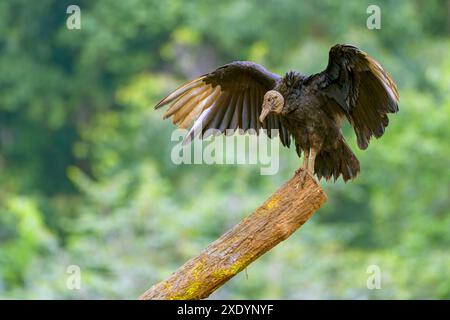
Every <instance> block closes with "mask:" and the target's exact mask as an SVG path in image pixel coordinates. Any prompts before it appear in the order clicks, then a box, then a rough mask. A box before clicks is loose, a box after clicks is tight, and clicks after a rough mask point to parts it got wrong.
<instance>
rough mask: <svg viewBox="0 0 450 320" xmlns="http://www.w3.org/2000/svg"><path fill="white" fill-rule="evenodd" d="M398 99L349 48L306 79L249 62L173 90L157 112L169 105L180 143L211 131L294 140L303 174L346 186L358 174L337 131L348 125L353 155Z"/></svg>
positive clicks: (380, 129)
mask: <svg viewBox="0 0 450 320" xmlns="http://www.w3.org/2000/svg"><path fill="white" fill-rule="evenodd" d="M398 100H399V93H398V90H397V86H396V84H395V83H394V81H393V80H392V78H391V77H390V76H389V75H388V74H387V73H386V71H384V70H383V68H382V67H381V65H380V64H379V63H378V62H377V61H375V60H374V59H373V58H372V57H370V56H369V55H368V54H367V53H365V52H363V51H362V50H360V49H358V48H356V47H355V46H352V45H335V46H334V47H332V48H331V50H330V52H329V61H328V66H327V67H326V69H325V70H324V71H322V72H320V73H317V74H313V75H310V76H306V75H303V74H301V73H299V72H297V71H289V72H288V73H286V75H285V76H284V77H280V76H279V75H277V74H274V73H272V72H270V71H268V70H266V69H265V68H264V67H263V66H261V65H258V64H256V63H253V62H250V61H236V62H232V63H230V64H227V65H224V66H222V67H220V68H218V69H216V70H215V71H213V72H211V73H208V74H205V75H203V76H200V77H198V78H196V79H194V80H192V81H190V82H188V83H186V84H184V85H182V86H180V87H179V88H177V89H176V90H175V91H173V92H172V93H171V94H169V95H168V96H167V97H166V98H164V99H163V100H161V101H160V102H159V103H158V104H157V105H156V107H155V108H159V107H162V106H164V105H168V104H169V105H170V107H169V109H168V110H167V111H166V113H165V114H164V118H168V117H172V118H173V122H174V124H177V125H178V126H179V127H182V128H187V127H189V126H190V125H191V124H192V123H193V122H194V124H193V126H192V127H191V129H190V131H189V133H188V135H187V136H186V138H185V140H186V141H190V140H192V139H193V138H194V137H195V136H196V135H199V136H200V137H203V136H204V134H205V131H206V130H208V129H217V130H218V131H220V132H221V133H223V132H225V130H227V129H231V130H238V129H240V130H242V131H244V132H245V131H248V130H249V129H254V130H256V131H257V132H259V131H260V129H261V128H262V129H266V130H267V133H268V135H269V136H271V137H273V136H274V135H273V134H271V130H272V129H275V130H278V131H277V132H278V134H277V136H279V137H280V140H281V143H282V144H283V145H284V146H287V147H289V146H290V140H291V136H292V137H293V138H294V142H295V147H296V150H297V154H298V156H299V157H300V156H301V154H302V152H303V154H304V158H303V164H302V169H303V172H305V173H306V172H309V173H310V174H316V175H317V177H318V178H319V179H320V178H322V177H323V178H325V179H326V180H329V179H330V178H334V180H336V179H337V178H338V177H339V176H342V178H343V180H344V181H347V180H349V179H353V178H355V177H356V176H357V174H358V173H359V170H360V165H359V161H358V159H357V158H356V156H355V155H354V154H353V152H352V151H351V150H350V148H349V146H348V145H347V143H346V141H345V139H344V136H343V134H342V131H341V127H342V124H343V121H344V120H345V119H347V121H349V123H350V124H351V125H352V126H353V129H354V131H355V134H356V137H357V143H358V147H359V148H360V149H366V148H367V146H368V144H369V141H370V139H371V137H372V136H374V137H376V138H379V137H381V136H382V135H383V133H384V130H385V128H386V127H387V125H388V123H389V119H388V117H387V114H388V113H396V112H397V111H398Z"/></svg>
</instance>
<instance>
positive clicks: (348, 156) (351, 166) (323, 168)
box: [314, 139, 360, 182]
mask: <svg viewBox="0 0 450 320" xmlns="http://www.w3.org/2000/svg"><path fill="white" fill-rule="evenodd" d="M359 169H360V167H359V161H358V159H357V158H356V156H355V154H354V153H353V152H352V150H350V148H349V146H348V145H347V143H346V142H345V140H344V139H340V140H339V142H338V144H337V147H336V149H335V150H332V151H330V150H322V151H321V152H320V153H319V154H318V155H317V156H316V161H315V164H314V171H315V173H316V175H317V177H318V178H319V180H320V179H321V178H325V179H326V180H330V179H331V178H333V179H334V181H336V180H337V178H339V176H340V175H342V178H343V179H344V182H347V181H348V180H350V179H354V178H356V176H357V175H358V173H359Z"/></svg>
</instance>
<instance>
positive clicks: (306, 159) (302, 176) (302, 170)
mask: <svg viewBox="0 0 450 320" xmlns="http://www.w3.org/2000/svg"><path fill="white" fill-rule="evenodd" d="M309 155H310V152H309V149H305V150H304V151H303V163H302V166H301V168H300V169H299V170H300V182H299V183H298V184H297V185H296V186H295V187H296V188H297V189H298V187H299V186H300V187H301V188H303V185H304V184H305V178H306V174H307V172H308V170H309Z"/></svg>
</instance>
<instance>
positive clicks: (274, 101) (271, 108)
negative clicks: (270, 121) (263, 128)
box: [259, 90, 284, 123]
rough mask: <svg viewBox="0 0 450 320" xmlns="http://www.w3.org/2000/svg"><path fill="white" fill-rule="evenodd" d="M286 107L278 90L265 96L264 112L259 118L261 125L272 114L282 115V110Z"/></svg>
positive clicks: (271, 91) (270, 91) (268, 92)
mask: <svg viewBox="0 0 450 320" xmlns="http://www.w3.org/2000/svg"><path fill="white" fill-rule="evenodd" d="M283 107H284V98H283V96H282V95H281V93H279V92H278V91H276V90H269V91H267V92H266V94H265V95H264V100H263V104H262V111H261V114H260V116H259V121H260V122H261V123H263V122H264V119H265V118H266V117H267V115H268V114H269V113H271V112H273V113H275V114H280V113H281V110H283Z"/></svg>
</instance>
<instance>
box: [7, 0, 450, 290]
mask: <svg viewBox="0 0 450 320" xmlns="http://www.w3.org/2000/svg"><path fill="white" fill-rule="evenodd" d="M74 3H76V4H78V5H79V6H80V8H81V23H82V24H81V30H68V29H67V28H66V24H65V22H66V19H67V17H68V15H67V14H66V8H67V6H68V5H69V4H74ZM369 4H373V1H366V0H364V1H345V2H338V1H332V0H322V1H297V0H283V1H269V0H268V1H264V2H261V1H256V0H253V1H241V0H232V1H221V2H217V1H206V0H204V1H189V2H187V1H186V2H184V1H181V0H174V1H159V0H130V1H119V0H117V1H115V0H114V1H113V0H108V1H106V0H101V1H56V0H45V1H35V2H31V1H16V0H4V1H1V2H0V70H1V72H0V88H1V90H0V297H2V298H82V299H84V298H124V299H132V298H135V297H137V296H138V295H139V294H140V293H141V292H142V291H143V290H145V289H146V288H147V287H149V286H150V285H151V284H153V283H155V282H157V281H160V280H162V279H163V278H165V277H166V276H168V275H169V274H170V273H171V272H172V271H174V270H175V269H176V268H177V267H178V266H179V265H181V264H182V263H183V262H185V261H186V260H187V259H189V258H190V257H192V256H193V255H195V254H197V253H198V252H199V251H200V250H201V249H202V248H204V247H205V246H206V245H207V244H208V243H210V242H211V241H213V240H215V239H216V238H217V237H218V236H219V235H221V234H222V233H223V232H224V231H225V230H227V229H228V228H230V227H231V226H232V225H234V224H235V223H237V222H238V221H239V220H240V219H241V218H242V217H244V216H245V215H246V214H248V213H250V212H251V211H252V210H253V209H254V208H255V207H257V206H258V204H260V203H261V202H262V201H263V200H264V199H265V198H266V197H267V196H268V195H269V194H271V193H272V192H273V191H274V190H275V189H276V188H277V187H278V186H279V185H281V183H282V182H283V181H285V180H286V179H288V178H289V177H290V176H291V175H292V173H293V171H294V170H295V168H296V167H298V165H299V163H300V160H299V159H298V158H297V157H296V155H295V152H294V150H281V170H280V172H279V174H278V175H275V176H260V175H259V168H258V167H256V166H231V165H228V166H218V165H216V166H207V165H192V166H189V165H181V166H176V165H174V164H172V163H171V161H170V151H171V148H172V146H173V143H172V142H171V141H170V134H171V131H172V130H173V126H172V125H171V124H170V122H168V121H166V122H163V121H161V116H162V114H161V112H156V111H154V110H153V108H152V106H153V105H155V103H156V102H157V101H158V100H159V99H160V98H161V97H163V96H164V94H166V93H167V92H168V91H169V90H170V89H173V88H174V87H175V86H176V85H177V84H180V83H182V82H183V81H185V80H186V79H188V78H192V77H194V76H197V75H199V74H202V73H205V72H208V71H210V70H213V69H214V68H215V67H217V66H219V65H222V64H224V63H227V62H230V61H232V60H254V61H256V62H258V63H262V64H264V65H266V66H267V67H268V68H269V69H271V70H273V71H275V72H278V73H280V74H283V73H284V72H286V71H288V70H289V69H296V70H299V71H302V72H303V73H313V72H319V71H321V70H323V68H324V67H325V66H326V63H327V58H328V50H329V48H330V47H331V46H332V45H334V44H336V43H352V44H355V45H356V46H358V47H360V48H362V49H363V50H365V51H367V52H369V53H370V54H371V55H372V56H373V57H375V58H376V59H377V60H378V61H380V62H381V63H382V64H383V65H384V66H385V68H386V69H387V70H388V71H389V72H390V73H391V75H392V76H393V78H394V79H396V81H397V82H398V85H399V88H400V94H401V102H400V113H399V114H398V115H395V116H392V117H391V124H390V125H389V128H388V129H387V131H386V134H385V135H384V136H383V138H382V139H380V140H377V141H373V142H372V143H371V145H370V147H369V148H368V150H366V151H364V152H360V151H358V150H357V149H356V145H355V142H354V137H353V134H352V133H351V131H350V130H348V134H347V137H348V138H349V140H350V141H351V145H352V148H353V150H356V152H357V156H358V157H359V158H360V160H361V165H362V173H361V175H360V176H359V178H358V179H357V180H356V181H355V182H352V183H349V184H347V185H344V184H343V183H342V182H341V181H339V182H337V183H336V184H326V183H323V185H324V187H325V188H326V190H327V193H328V195H329V201H328V203H327V204H326V205H325V206H324V207H323V208H322V209H321V210H320V211H319V213H318V214H316V215H315V216H314V217H313V219H312V220H311V221H310V222H308V223H307V225H305V226H304V227H303V228H302V230H301V231H300V232H298V233H296V234H295V235H294V236H293V237H292V238H290V239H289V240H288V241H286V242H284V243H282V244H280V245H279V246H278V247H277V248H275V249H274V250H273V251H271V252H270V253H268V254H266V255H265V256H264V257H262V258H261V259H260V260H258V261H256V262H255V263H254V264H252V265H251V266H250V267H249V268H248V270H247V271H246V273H247V275H248V276H246V275H245V272H243V273H242V274H239V275H238V276H237V277H236V278H235V279H233V280H231V281H230V282H229V283H228V284H226V285H225V286H224V287H223V288H221V289H220V290H219V291H218V292H217V293H215V294H214V295H213V297H215V298H251V299H256V298H269V299H270V298H272V299H278V298H288V299H296V298H315V299H324V298H332V299H339V298H357V299H382V298H383V299H389V298H395V299H400V298H416V299H417V298H446V299H450V251H449V248H450V232H449V231H450V196H449V195H450V170H449V160H450V144H449V141H450V129H449V123H450V95H449V88H450V60H449V59H448V53H449V52H450V41H449V32H450V18H449V15H448V14H449V6H450V3H449V2H448V1H446V0H432V1H426V2H424V1H420V0H413V1H388V0H386V1H377V3H376V4H378V5H379V6H380V8H381V14H382V16H381V19H382V20H381V25H382V28H381V29H380V30H368V29H367V27H366V19H367V17H368V14H367V13H366V9H367V7H368V5H369ZM347 129H348V128H347ZM73 264H74V265H78V266H80V268H81V271H82V282H81V290H69V289H68V288H67V287H66V280H67V277H68V274H67V273H66V268H67V267H68V266H69V265H73ZM371 264H375V265H378V266H379V267H380V269H381V271H382V289H381V290H368V289H367V287H366V280H367V277H368V274H367V273H366V270H367V267H368V266H369V265H371Z"/></svg>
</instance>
